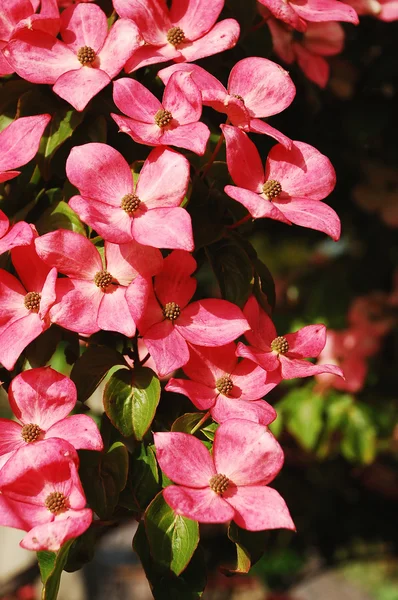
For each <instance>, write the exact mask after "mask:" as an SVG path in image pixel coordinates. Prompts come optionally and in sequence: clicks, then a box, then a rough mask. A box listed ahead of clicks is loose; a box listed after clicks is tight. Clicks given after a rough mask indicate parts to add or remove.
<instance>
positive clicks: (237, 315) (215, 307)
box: [126, 250, 249, 377]
mask: <svg viewBox="0 0 398 600" xmlns="http://www.w3.org/2000/svg"><path fill="white" fill-rule="evenodd" d="M195 269H196V261H195V259H194V258H193V257H192V256H191V255H190V254H189V253H188V252H184V251H183V250H174V251H173V252H172V253H171V254H169V256H168V257H167V258H166V259H165V260H164V262H163V269H162V271H161V272H160V273H159V275H156V276H155V278H154V283H153V284H152V281H151V280H150V279H148V278H144V277H137V278H136V279H135V280H134V281H133V282H132V283H131V285H130V286H129V288H128V290H127V292H126V299H127V303H128V305H129V308H130V310H131V314H132V316H133V319H134V321H135V322H136V324H137V327H138V329H139V332H140V334H141V335H142V337H143V338H144V342H145V344H146V346H147V348H148V350H149V352H150V353H151V356H152V358H153V360H154V361H155V364H156V367H157V371H158V373H159V375H160V376H161V377H163V376H164V375H167V374H168V373H171V372H172V371H174V370H175V369H178V368H179V367H182V366H183V365H185V364H186V363H187V362H188V360H189V346H188V342H190V343H192V344H197V345H200V346H210V347H214V346H222V345H224V344H228V343H229V342H232V341H233V340H235V339H236V338H238V337H239V336H240V335H242V333H243V332H244V331H247V329H249V325H248V323H247V321H246V319H245V318H244V316H243V313H242V311H241V310H240V309H239V308H238V307H237V306H235V305H234V304H232V303H231V302H227V301H226V300H215V299H207V300H199V301H197V302H192V304H188V303H189V301H190V299H191V298H192V296H193V295H194V293H195V290H196V280H195V279H194V278H193V277H191V274H192V273H193V272H194V271H195Z"/></svg>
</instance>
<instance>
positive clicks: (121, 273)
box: [105, 240, 163, 286]
mask: <svg viewBox="0 0 398 600" xmlns="http://www.w3.org/2000/svg"><path fill="white" fill-rule="evenodd" d="M105 257H106V268H107V270H108V271H109V272H110V273H111V274H112V275H113V277H114V278H115V279H116V280H117V281H118V282H119V283H120V285H123V286H128V285H130V283H131V282H132V281H133V279H135V278H136V277H137V276H138V275H142V276H143V277H152V275H156V273H159V272H160V271H161V269H162V266H163V258H162V255H161V253H160V251H159V250H157V249H156V248H151V247H150V246H143V245H142V244H139V243H138V242H135V241H134V240H133V241H131V242H129V243H128V244H111V243H110V242H105Z"/></svg>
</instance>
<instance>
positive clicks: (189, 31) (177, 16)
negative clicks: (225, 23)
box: [170, 0, 224, 40]
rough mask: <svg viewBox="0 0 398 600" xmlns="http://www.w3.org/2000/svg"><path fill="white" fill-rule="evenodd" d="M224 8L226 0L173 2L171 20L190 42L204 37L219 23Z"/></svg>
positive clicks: (183, 0)
mask: <svg viewBox="0 0 398 600" xmlns="http://www.w3.org/2000/svg"><path fill="white" fill-rule="evenodd" d="M223 6H224V0H212V2H211V3H210V4H207V3H204V2H203V0H173V3H172V6H171V9H170V20H171V22H172V23H173V24H174V25H178V27H180V28H181V29H182V30H183V32H184V33H185V36H186V37H187V39H189V40H196V39H197V38H200V37H202V36H203V35H204V34H205V33H206V32H207V31H209V29H210V28H211V27H212V26H213V25H214V23H215V22H216V21H217V19H218V17H219V15H220V12H221V10H222V8H223Z"/></svg>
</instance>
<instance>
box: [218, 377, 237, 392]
mask: <svg viewBox="0 0 398 600" xmlns="http://www.w3.org/2000/svg"><path fill="white" fill-rule="evenodd" d="M233 387H234V384H233V382H232V379H231V378H230V377H228V375H223V376H222V377H220V379H217V381H216V389H217V390H218V391H219V392H220V394H223V395H224V396H229V394H230V393H231V392H232V388H233Z"/></svg>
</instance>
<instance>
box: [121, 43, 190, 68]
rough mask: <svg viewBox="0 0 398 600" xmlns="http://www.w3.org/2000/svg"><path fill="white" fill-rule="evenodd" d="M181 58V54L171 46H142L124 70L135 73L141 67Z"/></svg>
mask: <svg viewBox="0 0 398 600" xmlns="http://www.w3.org/2000/svg"><path fill="white" fill-rule="evenodd" d="M180 56H181V54H180V52H179V51H178V50H177V49H176V48H174V46H172V45H171V44H165V45H164V46H160V47H159V46H158V47H156V46H151V45H150V44H145V46H141V47H140V48H138V50H136V51H135V52H134V53H133V55H132V57H131V58H129V60H128V61H127V62H126V64H125V65H124V70H125V71H126V73H133V72H134V71H136V70H137V69H140V68H141V67H146V66H148V65H154V64H158V63H162V62H168V61H169V60H173V59H176V58H179V57H180Z"/></svg>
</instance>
